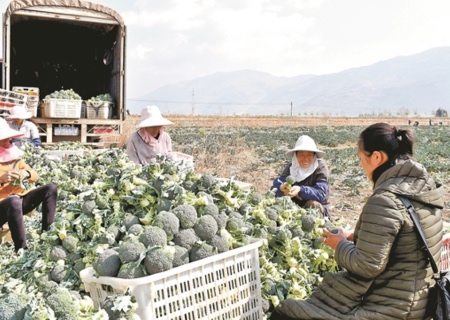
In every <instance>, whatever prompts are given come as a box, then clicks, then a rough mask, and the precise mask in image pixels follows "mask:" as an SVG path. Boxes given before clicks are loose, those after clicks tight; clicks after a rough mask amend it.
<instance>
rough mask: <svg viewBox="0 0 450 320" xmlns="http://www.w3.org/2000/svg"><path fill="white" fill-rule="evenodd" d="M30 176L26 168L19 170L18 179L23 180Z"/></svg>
mask: <svg viewBox="0 0 450 320" xmlns="http://www.w3.org/2000/svg"><path fill="white" fill-rule="evenodd" d="M29 177H30V173H29V172H28V171H27V170H23V169H22V170H19V179H20V181H23V180H25V179H28V178H29Z"/></svg>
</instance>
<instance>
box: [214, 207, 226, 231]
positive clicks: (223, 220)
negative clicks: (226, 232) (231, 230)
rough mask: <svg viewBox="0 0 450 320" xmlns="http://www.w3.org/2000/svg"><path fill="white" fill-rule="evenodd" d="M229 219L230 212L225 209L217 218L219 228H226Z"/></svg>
mask: <svg viewBox="0 0 450 320" xmlns="http://www.w3.org/2000/svg"><path fill="white" fill-rule="evenodd" d="M227 221H228V214H227V213H226V212H225V211H223V210H222V211H220V212H219V215H218V216H217V219H216V222H217V227H218V228H219V229H222V228H225V227H226V226H227Z"/></svg>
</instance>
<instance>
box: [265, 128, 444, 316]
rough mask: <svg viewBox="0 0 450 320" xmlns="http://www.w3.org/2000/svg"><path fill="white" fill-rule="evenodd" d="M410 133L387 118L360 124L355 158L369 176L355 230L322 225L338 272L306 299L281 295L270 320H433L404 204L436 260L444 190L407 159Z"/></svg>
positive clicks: (427, 278) (425, 272) (427, 277)
mask: <svg viewBox="0 0 450 320" xmlns="http://www.w3.org/2000/svg"><path fill="white" fill-rule="evenodd" d="M413 144H414V137H413V132H412V131H410V130H399V129H397V128H396V127H395V126H394V127H393V126H391V125H389V124H386V123H376V124H373V125H371V126H369V127H368V128H366V129H365V130H364V131H362V133H361V134H360V136H359V139H358V144H357V147H358V157H359V158H360V165H361V167H362V168H363V170H364V172H365V174H366V175H367V177H368V178H369V180H371V181H372V182H373V194H372V195H371V196H370V197H369V198H368V199H367V202H366V204H365V205H364V207H363V210H362V213H361V215H360V217H359V219H358V222H357V224H356V227H355V230H354V232H353V233H350V232H346V231H345V230H342V229H339V230H338V233H337V234H334V233H331V232H329V231H328V230H324V237H323V242H324V244H325V245H328V246H330V247H331V248H333V249H334V250H335V259H336V261H337V262H338V264H339V266H340V267H341V268H342V270H344V271H340V272H336V273H327V274H326V275H325V277H324V279H323V281H322V283H321V284H320V285H319V286H318V288H317V289H316V290H315V291H314V292H313V293H312V295H311V296H310V297H309V298H308V299H306V300H293V299H287V300H284V301H282V302H281V303H280V304H279V305H278V306H277V308H276V309H275V310H274V312H273V313H272V315H271V317H270V319H271V320H292V319H326V320H333V319H352V320H356V319H358V320H361V319H431V315H430V310H429V308H427V306H429V304H428V302H429V300H430V302H432V298H430V290H429V288H430V287H432V286H433V284H434V280H433V279H432V275H433V271H432V268H431V266H430V264H429V263H428V261H427V258H426V256H425V253H424V252H423V250H421V245H420V240H419V238H418V236H417V234H416V231H415V230H414V224H413V222H412V220H411V217H410V215H409V213H408V212H407V211H406V208H405V206H404V205H403V204H402V202H401V200H400V199H399V198H398V197H397V195H400V196H402V197H405V198H408V199H409V200H410V201H411V203H412V204H413V206H414V208H415V210H416V211H417V213H418V215H419V217H420V221H421V224H422V227H423V229H424V231H425V235H426V238H427V241H428V245H429V248H430V251H431V253H432V254H433V256H434V259H435V260H436V261H439V260H440V251H441V246H442V235H443V231H442V229H443V223H442V219H441V210H442V208H443V207H444V199H443V188H442V187H440V186H439V185H437V184H436V183H435V182H434V180H433V178H432V177H431V175H430V174H429V173H428V172H427V170H426V169H425V168H424V166H423V165H421V164H420V163H417V162H416V161H415V160H414V159H413Z"/></svg>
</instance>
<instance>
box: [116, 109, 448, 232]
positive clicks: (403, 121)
mask: <svg viewBox="0 0 450 320" xmlns="http://www.w3.org/2000/svg"><path fill="white" fill-rule="evenodd" d="M166 117H167V118H168V119H169V120H171V121H172V122H173V123H174V127H283V126H286V127H316V126H369V125H371V124H373V123H376V122H386V123H390V124H392V125H397V126H402V127H403V126H404V127H408V126H410V125H409V120H411V122H412V123H414V121H418V122H419V125H429V120H430V118H416V119H414V118H406V117H389V118H388V117H386V118H380V117H376V118H356V117H341V118H339V117H243V116H239V117H216V116H214V117H213V116H211V117H209V116H180V115H168V116H166ZM139 119H140V117H139V116H137V115H133V116H131V117H129V118H128V119H127V121H126V125H125V127H124V134H123V135H122V137H121V142H122V143H125V142H126V138H127V137H128V135H129V134H130V133H132V132H133V131H134V130H135V129H134V127H135V125H136V124H137V123H138V122H139ZM439 121H442V118H440V119H439V118H431V122H432V124H433V125H438V124H439ZM355 143H356V141H355ZM252 161H254V156H253V154H252V150H248V149H246V148H240V149H239V152H237V153H234V154H233V155H230V154H227V153H223V154H221V155H220V157H218V159H215V160H214V162H211V159H210V158H209V157H208V155H207V154H205V155H198V156H197V157H196V159H195V170H196V172H198V173H206V172H217V173H218V174H219V176H221V177H230V176H233V172H232V164H233V163H236V162H238V163H240V164H241V166H243V167H246V162H247V163H248V167H251V166H252V165H253V166H254V164H252V163H251V162H252ZM278 169H279V168H275V167H271V166H264V167H259V168H258V169H257V170H258V172H259V173H258V174H254V172H251V171H250V172H248V174H247V173H246V174H245V181H246V182H250V183H252V184H253V185H254V186H255V189H256V190H257V191H259V192H265V191H267V190H268V189H269V188H270V187H271V183H272V181H273V179H274V177H276V175H277V172H278ZM370 194H371V187H370V183H369V182H368V183H367V188H364V190H360V194H359V195H354V196H349V195H348V193H342V192H340V190H339V189H338V188H332V190H331V196H330V201H331V203H332V204H333V203H336V204H338V203H339V204H340V205H339V206H335V207H334V209H333V217H334V218H335V219H341V220H343V221H346V222H347V223H348V224H349V225H350V226H353V225H354V223H355V222H356V220H357V218H358V216H359V214H360V212H361V209H362V206H363V205H364V203H365V199H366V198H367V197H368V196H369V195H370ZM449 196H450V194H449V193H448V191H447V194H446V198H447V199H448V198H449ZM342 204H344V205H342ZM449 211H450V210H448V209H447V208H446V209H444V211H443V215H444V220H445V221H450V219H449V218H450V212H449Z"/></svg>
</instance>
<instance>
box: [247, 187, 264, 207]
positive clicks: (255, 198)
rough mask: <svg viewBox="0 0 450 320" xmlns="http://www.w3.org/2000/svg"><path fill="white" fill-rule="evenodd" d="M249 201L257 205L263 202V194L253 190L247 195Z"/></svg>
mask: <svg viewBox="0 0 450 320" xmlns="http://www.w3.org/2000/svg"><path fill="white" fill-rule="evenodd" d="M247 201H248V203H250V204H251V205H254V206H257V205H259V204H260V203H261V201H262V197H261V194H260V193H258V192H257V191H255V190H253V191H251V192H250V193H249V194H248V196H247Z"/></svg>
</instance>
